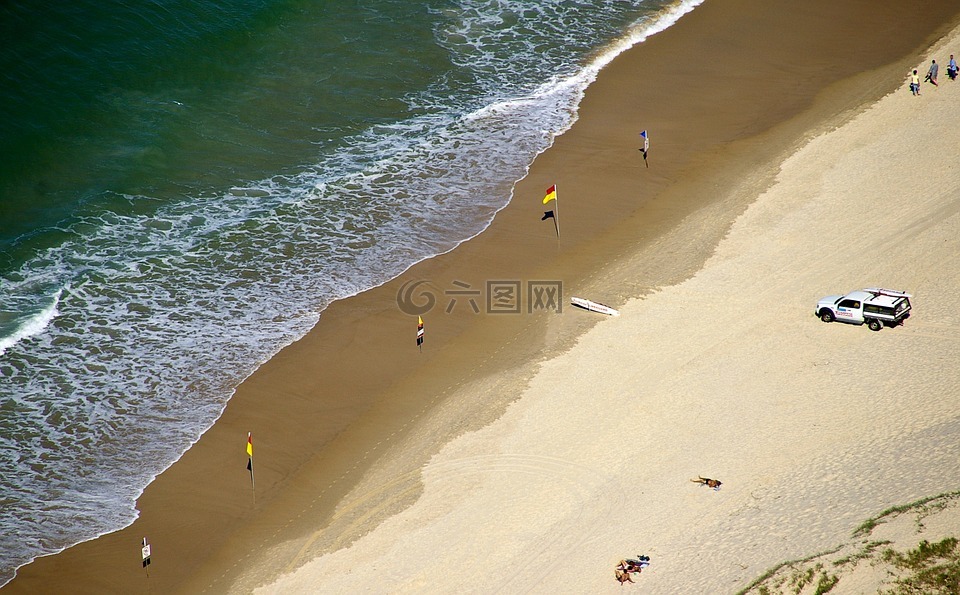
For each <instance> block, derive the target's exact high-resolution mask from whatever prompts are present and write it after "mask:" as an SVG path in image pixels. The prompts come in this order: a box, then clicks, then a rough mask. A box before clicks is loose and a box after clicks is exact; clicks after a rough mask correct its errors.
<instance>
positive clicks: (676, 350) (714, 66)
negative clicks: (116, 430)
mask: <svg viewBox="0 0 960 595" xmlns="http://www.w3.org/2000/svg"><path fill="white" fill-rule="evenodd" d="M772 4H775V6H774V5H772ZM833 4H834V3H832V2H828V1H827V0H822V1H819V0H818V1H813V2H805V3H803V5H802V6H796V5H793V4H791V5H789V6H788V5H786V4H785V3H770V2H765V1H762V0H729V1H723V0H708V1H707V2H706V3H705V4H704V5H702V6H701V7H699V8H697V9H696V10H694V11H693V12H692V13H691V14H689V15H687V16H686V17H684V18H683V19H682V20H681V21H680V22H679V23H678V24H677V25H676V26H674V27H671V28H670V29H668V30H667V31H665V32H663V33H661V34H659V35H657V36H654V37H652V38H650V39H649V40H648V41H647V42H645V43H643V44H641V45H640V46H638V47H636V48H634V49H632V50H630V51H628V52H626V53H625V54H623V55H622V56H621V57H619V58H618V59H617V60H616V61H614V62H613V63H612V64H611V65H610V66H609V67H608V68H607V69H605V70H604V71H603V72H602V73H601V75H600V77H599V79H598V80H597V82H596V83H595V84H594V85H592V86H591V87H590V88H589V89H588V92H587V95H586V97H585V99H584V102H583V106H582V110H581V119H580V120H579V121H578V122H577V123H576V124H575V125H574V127H573V128H572V129H571V130H570V131H569V132H567V133H566V134H564V135H562V136H560V137H558V138H557V140H556V143H555V145H554V147H552V148H551V149H550V150H549V151H547V152H546V153H544V154H543V155H541V156H540V158H539V159H538V160H537V162H536V163H535V164H534V165H533V167H532V168H531V171H530V173H529V175H528V177H527V178H526V179H524V180H523V181H521V182H520V183H519V184H518V185H517V188H516V193H515V197H514V200H513V202H512V203H511V204H510V205H509V206H508V207H507V208H506V209H504V210H503V211H502V212H501V213H500V214H498V217H497V219H496V221H495V222H494V224H493V225H492V226H491V227H490V228H489V229H488V230H487V231H485V232H484V233H483V234H481V235H480V236H478V237H477V238H475V239H473V240H471V241H469V242H467V243H465V244H464V245H462V246H460V247H459V248H457V249H456V250H454V251H453V252H451V253H449V254H446V255H444V256H441V257H438V258H435V259H433V260H431V261H428V262H424V263H421V264H420V265H418V266H416V267H414V268H413V269H411V270H410V271H408V272H407V273H406V274H405V275H403V276H402V277H401V278H399V279H397V280H395V281H394V282H391V283H389V284H387V285H385V286H383V287H380V288H377V289H375V290H372V291H370V292H366V293H365V294H362V295H360V296H357V297H355V298H351V299H348V300H344V301H343V302H339V303H337V304H334V305H333V306H331V308H329V309H328V310H327V311H326V312H325V313H324V315H323V317H322V319H321V322H320V324H319V325H318V326H317V328H316V329H315V330H314V331H313V332H312V333H311V334H309V335H308V336H307V337H305V338H304V339H303V340H302V341H300V342H298V343H296V344H294V345H292V346H290V347H289V348H287V349H285V350H284V351H283V352H281V353H280V354H279V355H278V356H277V357H275V358H274V359H273V360H271V361H270V362H268V363H267V364H266V365H265V366H263V367H262V368H261V369H260V370H259V371H258V372H257V373H256V374H254V375H253V376H252V377H251V378H249V379H248V380H247V381H245V382H244V384H243V385H242V386H241V387H240V388H239V389H238V392H237V395H236V396H235V397H234V399H233V400H232V401H231V403H230V404H229V406H228V407H227V409H226V411H225V412H224V415H223V417H222V418H221V419H220V421H218V422H217V424H216V425H215V426H214V427H213V428H212V429H211V430H210V431H208V432H207V434H205V435H204V437H203V438H202V439H201V440H200V441H199V442H198V443H197V445H195V447H194V448H193V449H191V450H190V451H189V452H188V453H187V454H186V455H185V456H184V457H183V459H181V461H179V462H178V463H177V464H175V465H174V466H173V467H171V468H170V469H169V470H168V471H166V472H165V473H164V474H162V475H161V476H160V477H159V478H158V479H157V480H156V481H155V482H154V483H153V484H151V486H150V487H148V488H147V490H146V491H145V492H144V494H143V497H142V498H141V499H140V501H139V503H138V504H139V508H140V510H141V511H142V514H141V518H140V519H138V520H137V521H136V522H135V523H134V524H133V525H132V526H131V527H128V528H127V529H124V530H122V531H119V532H117V533H114V534H111V535H107V536H104V537H101V538H99V539H97V540H94V541H91V542H87V543H84V544H81V545H79V546H76V547H74V548H70V549H69V550H67V551H65V552H63V553H61V554H58V555H55V556H50V557H48V558H43V559H40V560H38V561H36V562H35V563H33V564H31V565H29V566H27V567H24V568H22V569H21V570H20V573H19V575H18V578H17V579H15V580H14V581H12V582H11V583H10V584H9V585H8V586H7V587H6V588H5V590H9V592H11V593H17V592H91V593H93V592H151V591H156V592H189V593H199V592H211V593H221V592H251V591H254V590H259V592H268V593H289V592H304V593H306V592H327V593H353V592H370V593H379V592H430V593H448V592H477V593H486V592H505V593H512V592H569V593H599V592H608V591H609V592H620V591H619V590H620V589H621V586H620V585H618V584H617V583H616V582H615V581H614V578H613V567H614V565H615V564H616V562H617V561H618V560H620V559H621V558H624V557H627V556H635V555H638V554H646V555H649V556H651V557H652V559H653V562H652V565H651V567H650V568H648V569H647V570H645V571H644V572H643V573H642V574H641V575H639V576H637V577H635V580H636V584H634V585H630V584H628V585H626V586H625V587H623V589H637V590H642V591H643V592H651V593H684V592H695V591H696V592H710V593H715V592H719V593H724V592H736V591H739V590H741V589H743V588H745V587H747V585H749V584H750V583H751V581H753V580H754V579H756V578H757V577H759V576H760V575H762V574H763V573H764V572H765V571H767V570H768V569H770V568H772V567H774V566H776V565H777V564H779V563H781V562H783V561H786V560H793V559H800V558H805V557H808V556H812V555H814V554H816V553H819V552H822V551H825V550H828V549H831V548H835V547H837V546H840V545H842V544H845V543H848V542H851V541H854V539H853V538H852V537H851V534H852V533H853V531H854V530H855V529H856V528H857V527H858V526H859V525H860V524H861V523H862V522H863V521H864V520H866V519H868V518H870V517H873V516H875V515H877V514H879V513H880V512H881V511H883V510H884V509H886V508H888V507H890V506H894V505H898V504H904V503H908V502H912V501H914V500H917V499H918V498H922V497H925V496H931V495H935V494H939V493H943V492H948V491H952V490H957V489H958V487H960V486H958V482H957V475H956V469H957V463H958V461H960V407H958V405H957V403H958V399H960V366H958V365H957V363H956V362H957V354H958V351H960V342H958V341H960V169H958V168H957V166H956V161H957V159H958V157H960V156H958V152H957V147H958V146H960V129H958V128H957V127H956V126H955V125H954V124H953V120H954V119H955V117H956V114H957V108H958V105H960V81H956V82H954V81H949V80H948V79H947V77H946V75H945V72H943V70H944V69H941V77H940V88H938V89H934V88H933V87H931V86H930V85H929V84H925V85H924V87H923V94H922V96H920V97H913V96H911V95H910V93H909V91H908V90H907V86H906V74H907V72H908V71H909V69H912V68H915V67H919V68H922V69H924V70H925V67H926V65H927V64H929V60H930V58H931V57H935V58H937V60H938V62H943V63H945V62H946V59H947V56H948V55H949V53H951V52H953V53H960V30H958V29H956V28H954V27H956V26H957V25H958V24H960V14H958V12H960V7H957V6H956V5H955V4H954V3H953V2H933V1H931V2H914V3H910V5H909V7H906V8H905V7H903V6H900V7H899V8H893V7H877V6H874V3H870V2H848V3H844V6H843V7H841V8H837V7H833V6H832V5H833ZM747 15H749V16H747ZM734 22H736V23H737V27H734V26H733V25H732V23H734ZM931 44H933V45H932V47H931ZM651 81H655V82H654V83H651ZM643 128H647V129H649V130H650V131H651V137H652V138H651V151H650V168H649V169H647V168H644V167H643V162H642V160H641V159H640V158H639V155H638V153H637V146H638V138H637V132H638V131H639V130H640V129H643ZM552 183H556V184H558V186H559V187H560V191H561V193H562V194H561V198H560V200H561V201H564V202H563V204H562V205H561V206H560V209H561V211H560V215H561V217H562V218H563V219H562V223H561V224H562V225H563V233H564V238H563V242H562V243H561V245H560V247H559V248H558V247H557V242H556V239H555V238H554V237H551V234H552V233H553V229H552V226H550V225H549V222H539V221H538V220H539V217H540V215H541V213H542V210H541V208H540V207H541V204H540V199H541V198H542V196H543V190H544V189H545V188H547V187H548V186H549V185H550V184H552ZM419 279H426V280H430V281H431V283H432V285H429V286H428V287H431V288H432V290H433V291H434V292H436V294H437V296H438V297H440V298H441V299H442V297H443V296H442V292H443V290H444V289H445V288H447V287H449V286H450V283H451V282H452V281H453V280H460V281H464V282H468V283H470V284H471V286H472V287H482V286H483V285H484V281H485V280H490V279H519V280H522V281H523V282H528V281H530V280H538V279H539V280H562V281H563V284H564V285H563V293H564V297H565V298H566V299H568V298H569V297H570V296H571V295H581V296H584V297H588V298H591V299H595V300H597V301H601V302H605V303H609V304H611V305H614V306H616V307H618V308H619V309H620V312H621V316H620V317H618V318H603V317H601V316H600V315H597V314H591V313H587V312H584V311H581V310H577V309H574V308H571V307H569V306H565V307H564V310H563V313H562V314H561V315H556V314H555V313H553V312H546V311H544V312H534V313H531V314H521V315H502V316H492V315H487V316H482V315H481V316H477V315H474V314H472V313H471V312H470V310H468V309H458V310H455V311H454V313H452V314H443V313H442V307H443V306H444V305H445V303H442V304H441V305H440V306H438V307H437V309H436V310H434V311H432V312H428V313H427V314H425V315H424V320H425V322H426V330H427V341H426V343H425V345H424V352H423V353H422V354H420V353H418V352H417V351H416V349H415V347H414V342H413V337H414V335H415V330H416V317H415V316H414V317H412V318H411V316H409V315H406V314H403V313H402V312H400V311H399V309H398V307H397V305H396V296H397V293H398V291H399V290H400V288H401V287H402V286H403V284H404V283H406V282H408V281H411V280H419ZM869 286H884V287H891V288H895V289H903V290H907V291H910V292H911V293H912V294H913V295H914V296H915V297H914V315H913V317H911V318H910V319H909V320H908V321H907V323H906V324H905V325H904V326H901V327H898V328H892V329H884V330H883V331H881V332H879V333H874V332H870V331H869V330H867V329H866V328H865V327H858V326H850V325H841V324H830V325H826V324H823V323H821V322H820V321H819V320H817V319H816V317H815V316H814V315H813V307H814V304H815V303H816V300H817V299H818V298H820V297H822V296H824V295H827V294H831V293H840V292H845V291H849V290H852V289H857V288H860V287H869ZM461 305H464V304H461ZM481 306H482V304H481ZM247 431H252V432H253V434H254V437H255V440H256V461H257V493H256V502H254V501H253V498H252V494H251V492H250V489H249V476H248V475H247V474H246V471H245V470H244V465H245V464H246V455H245V453H244V450H243V446H244V441H245V439H246V432H247ZM698 475H704V476H709V477H717V478H719V479H721V480H723V482H724V484H723V487H722V489H721V490H719V491H712V490H709V489H708V488H702V487H700V486H697V485H695V484H694V483H691V482H690V481H689V480H690V479H691V478H695V477H697V476H698ZM935 530H936V532H937V533H936V534H937V535H950V534H953V535H960V514H957V513H956V509H955V508H954V509H950V510H948V511H947V512H945V513H944V514H942V515H940V516H939V517H938V521H937V524H936V527H935ZM888 533H891V534H893V533H895V532H894V531H892V530H891V531H888ZM143 535H149V536H150V538H151V541H152V543H153V544H154V564H153V566H151V572H150V577H149V578H147V577H146V575H145V573H144V572H143V570H142V569H141V568H140V566H139V548H138V544H139V541H140V539H141V537H142V536H143ZM894 537H895V540H896V542H897V544H898V547H899V546H902V547H903V548H906V547H915V546H916V541H917V539H918V537H917V535H916V534H915V533H913V532H912V531H911V530H910V529H909V528H907V529H902V528H901V529H900V530H899V533H897V535H896V536H894ZM938 538H939V537H938ZM911 541H912V542H911ZM882 578H883V577H882V575H880V574H879V573H876V575H870V576H865V575H858V576H857V578H856V581H852V580H851V581H850V582H849V583H847V584H846V586H845V585H844V583H843V581H842V580H841V582H840V583H839V584H838V585H837V587H836V589H835V590H834V591H833V592H849V593H853V592H875V591H876V588H877V586H878V584H879V583H878V581H880V580H881V579H882Z"/></svg>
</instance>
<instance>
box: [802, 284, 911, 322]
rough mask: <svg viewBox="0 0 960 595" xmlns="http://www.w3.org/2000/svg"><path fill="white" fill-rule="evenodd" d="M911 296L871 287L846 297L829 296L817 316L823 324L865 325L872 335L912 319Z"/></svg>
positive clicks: (823, 300)
mask: <svg viewBox="0 0 960 595" xmlns="http://www.w3.org/2000/svg"><path fill="white" fill-rule="evenodd" d="M911 297H912V296H911V295H910V294H909V293H904V292H902V291H894V290H892V289H880V288H877V287H870V288H867V289H861V290H858V291H851V292H850V293H848V294H847V295H828V296H827V297H825V298H823V299H821V300H820V301H819V302H817V309H816V310H815V313H816V315H817V316H819V317H820V320H822V321H824V322H833V321H834V320H839V321H841V322H849V323H852V324H864V323H866V324H867V326H869V327H870V330H872V331H879V330H880V329H882V328H883V327H884V326H897V325H898V324H902V323H903V321H904V320H905V319H907V318H908V317H909V316H910V308H911V306H910V298H911Z"/></svg>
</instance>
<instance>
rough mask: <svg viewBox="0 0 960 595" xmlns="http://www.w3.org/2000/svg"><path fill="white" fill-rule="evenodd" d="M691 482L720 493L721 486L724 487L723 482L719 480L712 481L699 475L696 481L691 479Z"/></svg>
mask: <svg viewBox="0 0 960 595" xmlns="http://www.w3.org/2000/svg"><path fill="white" fill-rule="evenodd" d="M690 481H692V482H693V483H699V484H700V485H703V486H707V487H709V488H713V489H714V490H717V491H719V490H720V486H721V485H723V482H722V481H720V480H719V479H710V478H709V477H700V476H699V475H698V476H697V478H696V479H691V480H690Z"/></svg>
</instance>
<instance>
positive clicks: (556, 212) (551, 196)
mask: <svg viewBox="0 0 960 595" xmlns="http://www.w3.org/2000/svg"><path fill="white" fill-rule="evenodd" d="M551 200H552V201H555V202H556V203H557V204H556V206H554V207H553V210H552V211H545V212H544V213H543V217H541V218H540V221H546V220H547V219H553V226H554V227H555V228H556V230H557V240H558V241H559V240H560V201H559V200H558V199H557V185H556V184H554V185H553V186H550V187H549V188H547V195H546V196H544V197H543V204H547V203H548V202H550V201H551Z"/></svg>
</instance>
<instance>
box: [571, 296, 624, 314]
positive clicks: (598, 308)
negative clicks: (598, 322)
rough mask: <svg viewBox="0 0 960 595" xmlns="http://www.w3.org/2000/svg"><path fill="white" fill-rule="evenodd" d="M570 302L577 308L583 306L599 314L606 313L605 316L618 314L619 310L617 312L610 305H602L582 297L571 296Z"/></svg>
mask: <svg viewBox="0 0 960 595" xmlns="http://www.w3.org/2000/svg"><path fill="white" fill-rule="evenodd" d="M570 303H571V304H573V305H574V306H577V307H578V308H583V309H584V310H590V311H591V312H599V313H601V314H606V315H607V316H620V312H617V311H616V310H614V309H613V308H611V307H610V306H604V305H603V304H599V303H597V302H591V301H590V300H586V299H583V298H578V297H572V298H570Z"/></svg>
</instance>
